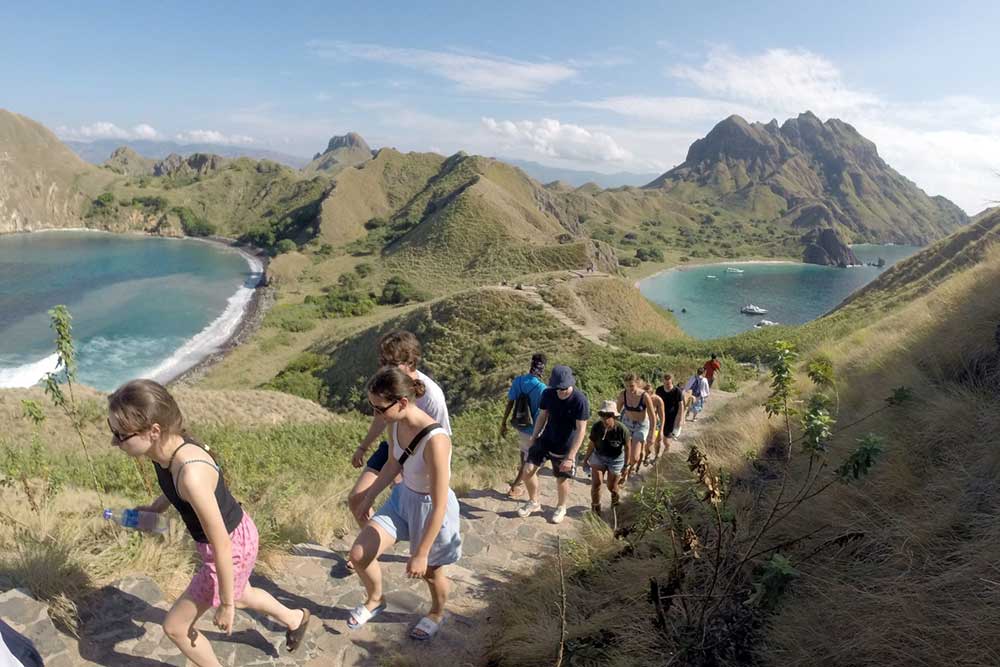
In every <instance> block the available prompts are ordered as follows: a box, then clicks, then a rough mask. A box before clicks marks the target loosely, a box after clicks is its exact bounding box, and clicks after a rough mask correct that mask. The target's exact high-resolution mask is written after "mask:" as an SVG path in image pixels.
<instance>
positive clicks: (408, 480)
mask: <svg viewBox="0 0 1000 667" xmlns="http://www.w3.org/2000/svg"><path fill="white" fill-rule="evenodd" d="M438 433H444V434H445V435H448V433H447V431H445V430H444V429H443V428H441V427H438V428H436V429H434V430H433V431H431V432H430V433H428V434H427V435H425V436H424V437H423V438H422V439H421V440H420V442H418V443H417V446H416V447H414V448H413V454H411V455H410V458H408V459H406V463H404V464H403V484H405V485H406V487H407V488H408V489H410V491H415V492H417V493H430V492H431V469H430V466H428V465H427V461H425V460H424V445H425V444H427V441H428V440H430V439H431V438H432V437H434V436H435V435H437V434H438ZM406 444H407V445H409V444H410V443H406ZM392 454H393V456H395V457H396V460H397V461H398V460H399V457H400V456H402V455H403V447H402V446H400V444H399V422H396V423H395V424H393V425H392ZM447 472H448V475H449V476H450V475H451V452H448V471H447Z"/></svg>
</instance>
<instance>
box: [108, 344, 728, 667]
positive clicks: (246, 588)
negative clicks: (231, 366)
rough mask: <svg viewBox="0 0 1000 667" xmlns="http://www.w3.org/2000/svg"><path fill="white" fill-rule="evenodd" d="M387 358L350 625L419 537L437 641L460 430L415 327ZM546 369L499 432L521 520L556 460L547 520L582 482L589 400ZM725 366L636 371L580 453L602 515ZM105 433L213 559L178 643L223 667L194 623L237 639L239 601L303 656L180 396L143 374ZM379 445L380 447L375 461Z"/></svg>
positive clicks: (359, 507)
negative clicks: (137, 460) (674, 372)
mask: <svg viewBox="0 0 1000 667" xmlns="http://www.w3.org/2000/svg"><path fill="white" fill-rule="evenodd" d="M377 356H378V368H377V370H376V371H375V373H374V375H372V376H371V378H370V379H369V380H368V382H367V384H366V391H367V403H368V406H369V407H370V410H371V413H372V423H371V427H370V428H369V430H368V434H367V435H366V437H365V438H364V440H363V441H362V442H361V444H360V445H358V447H357V449H356V450H355V451H354V452H353V455H352V457H351V462H352V464H353V465H354V467H356V468H360V469H361V473H360V475H359V476H358V479H357V482H356V483H355V485H354V487H353V488H352V489H351V491H350V493H349V496H348V498H347V504H348V507H349V508H350V510H351V513H352V514H353V516H354V518H355V520H356V521H357V523H358V525H359V527H360V532H359V533H358V535H357V538H356V539H355V540H354V543H353V545H352V547H351V549H350V552H349V554H348V558H347V567H348V568H349V569H350V570H352V571H353V572H354V573H355V574H357V576H358V578H359V579H360V580H361V583H362V585H363V586H364V589H365V599H364V601H363V602H362V603H361V604H359V605H358V606H357V607H355V608H354V609H353V610H351V612H350V614H349V618H348V621H347V626H348V628H349V629H351V630H356V629H358V628H361V627H363V626H364V625H365V624H367V623H368V622H369V621H371V620H372V619H373V618H375V617H376V616H378V615H379V614H380V613H381V612H382V611H384V610H385V608H386V602H385V596H384V591H383V584H382V572H381V568H380V565H379V562H378V559H379V556H380V555H381V554H382V553H384V552H385V551H386V550H387V549H389V548H390V547H392V546H393V544H395V543H396V542H400V541H408V542H409V543H410V557H409V559H408V561H407V564H406V574H407V576H408V577H410V578H415V579H423V580H424V581H425V582H426V584H427V587H428V590H429V592H430V597H431V606H430V610H429V611H428V612H427V614H426V615H424V616H423V617H422V618H420V620H419V621H418V622H417V623H416V624H415V625H414V626H413V627H412V628H411V629H410V633H409V635H410V637H411V638H413V639H415V640H428V639H431V638H433V637H434V636H435V635H436V634H437V633H438V631H439V629H440V628H441V625H442V623H444V620H445V605H446V602H447V599H448V590H449V583H448V578H447V576H446V574H445V572H446V570H445V568H446V567H447V566H448V565H451V564H453V563H455V562H457V561H458V560H459V558H460V557H461V554H462V537H461V529H460V520H459V504H458V500H457V498H456V496H455V493H454V492H453V491H452V489H451V488H450V478H451V453H452V442H451V423H450V419H449V415H448V407H447V404H446V402H445V396H444V392H443V391H442V390H441V387H440V386H438V384H437V383H435V382H434V381H433V380H432V379H431V378H430V377H428V376H427V375H425V374H424V373H422V372H421V371H420V370H419V369H418V365H419V362H420V358H421V347H420V342H419V341H418V340H417V338H416V337H415V336H414V335H413V334H412V333H410V332H408V331H401V330H396V331H390V332H388V333H386V334H385V335H383V336H382V337H381V338H380V339H379V341H378V344H377ZM546 365H547V359H546V357H545V355H544V354H540V353H539V354H535V355H534V356H533V357H532V359H531V365H530V368H529V371H528V373H526V374H524V375H520V376H518V377H516V378H515V379H514V381H513V383H512V384H511V387H510V391H509V392H508V395H507V398H508V401H507V407H506V410H505V412H504V417H503V423H502V425H501V428H500V432H501V436H503V437H505V436H506V434H507V427H508V423H511V425H512V426H514V428H515V429H516V430H517V432H518V438H519V444H520V452H521V456H520V466H519V469H518V471H517V476H516V478H515V479H514V481H513V482H512V483H511V486H510V491H509V494H508V495H509V496H510V497H511V498H513V499H517V498H520V497H521V496H523V495H524V494H525V492H527V499H526V500H525V501H524V502H523V503H522V505H521V506H520V507H519V508H518V510H517V514H518V516H520V517H528V516H530V515H531V514H533V513H535V512H539V511H541V505H540V503H539V502H538V478H537V475H538V471H539V469H540V468H541V467H542V466H544V465H545V462H546V461H549V462H550V463H551V465H552V472H553V476H554V477H555V480H556V488H557V492H558V501H557V506H556V508H555V511H554V512H553V514H552V516H551V518H550V520H551V521H552V522H553V523H560V522H561V521H562V520H563V519H564V518H565V516H566V510H567V501H568V495H569V480H571V479H573V478H574V476H575V473H576V462H577V455H578V453H579V452H580V450H581V448H582V446H583V442H584V439H585V438H586V436H587V425H588V422H589V419H590V403H589V401H588V399H587V396H586V395H585V394H584V393H583V392H582V391H580V390H579V388H577V386H576V378H575V377H574V375H573V371H572V370H571V369H570V368H569V367H568V366H563V365H557V366H555V367H553V368H552V370H551V372H550V373H549V375H548V380H547V381H543V379H542V378H543V377H545V372H546ZM720 368H721V365H720V364H719V362H718V360H717V358H716V356H715V355H712V359H711V360H710V361H709V362H707V363H706V364H705V367H704V368H701V369H699V370H698V372H697V374H695V375H694V376H693V377H692V378H691V379H690V380H689V381H688V382H687V383H686V384H685V385H684V387H683V388H681V387H679V386H677V385H676V384H675V383H674V381H673V377H672V376H671V375H670V374H665V375H664V376H663V384H662V385H661V386H659V387H657V388H656V389H655V390H654V389H653V388H652V386H651V385H650V384H649V383H647V382H644V381H643V380H642V379H640V378H639V377H638V376H636V375H635V374H629V375H627V376H626V377H625V378H624V386H623V390H622V392H621V393H620V394H619V395H618V397H617V399H611V400H605V401H603V403H602V404H601V407H600V409H599V410H598V411H597V414H598V416H599V420H598V421H597V422H596V423H594V425H593V426H592V427H591V428H590V431H589V442H588V446H587V449H586V452H585V454H584V456H583V460H584V461H585V466H586V467H588V468H589V470H590V471H591V474H592V482H591V484H592V486H591V493H592V510H593V511H594V512H597V513H600V511H601V504H600V494H601V488H602V485H603V484H604V483H606V484H607V486H608V489H609V490H610V492H611V503H612V505H616V504H618V502H619V493H620V492H619V488H620V487H619V485H620V484H621V482H622V481H624V480H626V479H628V477H629V476H630V475H633V474H636V472H637V471H639V469H640V468H641V467H642V466H643V465H652V464H654V463H655V462H656V460H657V459H658V458H659V456H661V454H663V453H666V452H668V451H669V449H670V446H671V442H672V441H673V440H675V439H676V438H677V437H678V436H679V435H680V432H681V428H682V422H683V420H684V419H685V415H686V414H689V415H690V417H689V418H690V419H692V420H693V419H697V415H698V413H699V412H701V410H702V408H703V407H704V403H705V400H706V399H707V398H708V395H709V392H710V390H711V389H710V388H711V386H712V384H713V383H714V380H715V378H716V377H717V376H718V375H719V372H720ZM108 428H109V429H110V431H111V436H112V444H113V445H114V446H115V447H117V448H118V449H120V450H121V451H123V452H124V453H126V454H128V455H129V456H132V457H145V458H148V459H150V460H151V461H152V462H153V468H154V469H155V471H156V477H157V481H158V483H159V486H160V489H161V491H162V495H160V496H159V497H158V498H157V499H156V500H154V501H153V502H152V503H151V504H150V505H147V506H144V507H139V508H137V509H139V510H145V511H151V512H164V511H166V509H167V508H168V507H170V506H173V507H174V508H175V509H176V510H177V512H178V514H179V515H180V517H181V519H182V521H183V522H184V525H185V526H186V527H187V529H188V531H189V533H190V534H191V537H192V538H193V540H194V541H195V543H196V546H197V550H198V553H199V554H200V556H201V559H202V565H201V567H200V569H199V570H198V571H197V572H196V573H195V575H194V578H193V579H192V580H191V583H190V584H189V585H188V587H187V589H186V590H185V592H184V593H183V594H182V595H181V597H180V598H179V599H178V600H177V601H176V602H175V603H174V605H173V607H172V608H171V609H170V611H169V612H168V613H167V616H166V619H165V621H164V623H163V627H164V631H165V633H166V634H167V636H168V637H170V639H171V640H172V641H173V642H174V643H175V644H176V645H177V646H178V648H179V649H180V650H181V652H182V653H183V654H184V655H185V656H186V657H187V659H188V660H190V661H191V662H192V663H193V664H195V665H198V666H199V667H215V666H217V665H219V664H220V663H219V661H218V659H217V658H216V656H215V653H214V651H213V650H212V647H211V645H210V644H209V642H208V641H207V640H206V639H205V637H204V636H203V635H202V634H201V633H200V632H199V631H198V630H197V629H196V628H195V624H196V623H197V621H198V619H199V618H200V617H201V616H202V615H203V614H204V613H205V612H207V611H208V610H210V609H214V610H215V611H214V617H213V622H214V624H215V626H216V627H218V628H219V629H220V630H222V631H223V632H225V633H227V634H229V633H231V632H232V627H233V622H234V614H235V610H236V608H237V607H239V608H245V609H251V610H254V611H257V612H260V613H263V614H266V615H267V616H270V617H271V618H273V619H274V620H275V621H277V622H278V623H280V624H281V625H282V626H283V627H285V628H286V636H285V648H286V649H287V650H288V651H294V650H296V649H297V648H298V647H299V646H300V645H301V644H302V642H303V640H304V638H305V636H306V633H307V630H308V627H309V621H310V613H309V610H308V609H305V608H300V609H291V608H289V607H287V606H285V605H284V604H282V603H281V602H279V601H278V600H277V599H275V598H274V597H273V596H272V595H271V594H270V593H268V592H267V591H265V590H262V589H260V588H256V587H254V586H252V585H251V584H250V583H249V579H250V575H251V573H252V572H253V569H254V565H255V563H256V559H257V550H258V545H259V537H258V534H257V528H256V526H255V524H254V522H253V519H252V518H251V517H250V515H249V514H248V513H247V512H246V511H245V510H244V509H243V507H242V506H241V505H240V503H239V502H237V501H236V499H235V498H234V497H233V496H232V494H231V493H230V491H229V488H228V487H227V485H226V481H225V476H224V475H223V472H222V470H221V468H220V466H219V464H218V462H217V461H216V459H215V457H214V455H213V453H212V452H211V450H210V448H209V447H208V446H207V445H205V444H204V443H201V442H200V441H198V440H195V439H194V438H192V437H191V435H190V434H189V433H188V432H187V430H186V429H185V427H184V418H183V416H182V414H181V411H180V408H179V407H178V405H177V403H176V401H175V400H174V398H173V396H171V394H170V393H169V392H168V391H167V389H166V388H164V387H163V386H162V385H160V384H159V383H157V382H154V381H152V380H145V379H140V380H132V381H130V382H128V383H126V384H124V385H123V386H121V387H119V388H118V389H117V390H115V391H114V392H113V393H112V394H111V395H110V396H109V397H108ZM376 441H378V442H379V444H378V446H377V447H375V449H374V451H373V452H372V453H371V454H369V451H370V450H371V449H372V446H373V445H374V444H375V443H376ZM198 464H200V465H198ZM390 486H391V487H392V488H391V492H390V495H389V497H388V500H386V501H385V502H384V503H383V504H382V505H381V507H379V508H378V509H377V510H375V509H374V505H375V501H376V499H377V498H378V497H379V495H380V494H381V493H382V491H384V490H385V489H387V488H389V487H390Z"/></svg>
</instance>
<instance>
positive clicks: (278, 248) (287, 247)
mask: <svg viewBox="0 0 1000 667" xmlns="http://www.w3.org/2000/svg"><path fill="white" fill-rule="evenodd" d="M298 249H299V246H297V245H296V244H295V241H293V240H291V239H281V240H280V241H278V242H277V243H276V244H275V246H274V251H275V254H278V255H284V254H285V253H286V252H294V251H296V250H298Z"/></svg>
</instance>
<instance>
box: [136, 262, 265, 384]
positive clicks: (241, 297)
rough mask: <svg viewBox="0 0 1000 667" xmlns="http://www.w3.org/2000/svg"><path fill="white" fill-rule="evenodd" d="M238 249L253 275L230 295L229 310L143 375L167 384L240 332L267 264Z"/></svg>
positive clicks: (227, 308) (227, 307)
mask: <svg viewBox="0 0 1000 667" xmlns="http://www.w3.org/2000/svg"><path fill="white" fill-rule="evenodd" d="M238 252H239V253H240V255H242V256H243V259H245V260H246V262H247V264H248V265H250V275H249V276H248V277H247V279H246V280H245V281H244V283H243V286H242V287H240V288H239V289H238V290H236V293H235V294H233V295H232V296H231V297H229V300H228V305H227V306H226V309H225V310H224V311H222V314H221V315H219V316H218V317H217V318H215V320H213V321H212V322H211V323H210V324H209V325H208V326H207V327H205V328H204V329H202V330H201V331H199V332H198V333H197V334H196V335H195V336H194V337H193V338H191V339H190V340H189V341H187V342H186V343H184V345H182V346H181V347H180V348H178V349H177V350H176V351H175V352H174V353H173V354H171V355H170V356H169V357H168V358H167V359H166V360H164V361H163V362H161V363H160V364H159V365H158V366H156V367H155V368H153V369H151V370H149V371H147V372H145V373H142V374H141V376H142V377H148V378H152V379H154V380H156V381H158V382H163V383H166V382H168V381H170V380H172V379H173V378H175V377H177V376H178V375H180V374H181V373H183V372H184V371H186V370H188V369H189V368H191V367H193V366H194V365H196V364H197V363H198V362H200V361H201V360H202V359H204V358H205V357H207V356H208V355H210V354H212V353H213V352H216V351H217V350H218V349H219V348H221V347H222V346H223V345H224V344H225V343H226V341H228V340H229V339H230V338H231V337H232V335H233V334H234V333H236V330H237V328H238V327H239V325H240V322H242V321H243V316H244V315H245V314H246V309H247V305H248V304H249V303H250V299H251V298H253V293H254V290H255V289H256V288H257V285H258V283H260V278H261V276H262V275H263V273H264V265H263V264H262V263H261V261H260V260H259V259H257V258H256V257H254V256H253V255H251V254H249V253H246V252H243V251H242V250H239V251H238Z"/></svg>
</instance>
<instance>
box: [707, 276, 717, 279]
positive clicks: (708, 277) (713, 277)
mask: <svg viewBox="0 0 1000 667" xmlns="http://www.w3.org/2000/svg"><path fill="white" fill-rule="evenodd" d="M705 279H706V280H715V279H716V278H715V276H705Z"/></svg>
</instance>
